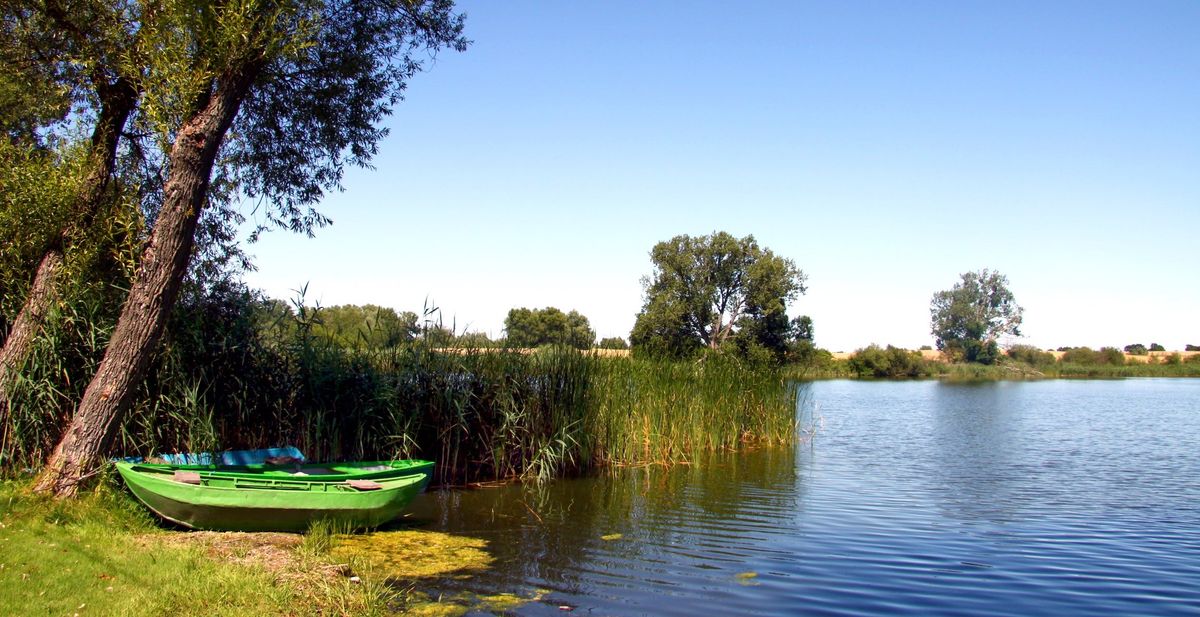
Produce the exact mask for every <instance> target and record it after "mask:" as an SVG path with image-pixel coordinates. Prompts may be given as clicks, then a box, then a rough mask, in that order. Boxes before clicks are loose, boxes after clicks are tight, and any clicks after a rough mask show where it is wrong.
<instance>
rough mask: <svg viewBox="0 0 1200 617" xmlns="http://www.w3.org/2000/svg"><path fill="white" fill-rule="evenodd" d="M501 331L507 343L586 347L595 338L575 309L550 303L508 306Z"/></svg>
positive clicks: (528, 345) (594, 334) (589, 326)
mask: <svg viewBox="0 0 1200 617" xmlns="http://www.w3.org/2000/svg"><path fill="white" fill-rule="evenodd" d="M504 332H505V337H506V342H507V345H508V346H509V347H526V348H528V347H541V346H542V345H566V346H568V347H574V348H576V349H588V348H590V347H591V346H592V343H594V342H595V340H596V332H595V331H594V330H592V328H591V325H590V324H589V323H588V318H587V317H584V316H583V315H581V314H580V313H579V312H577V311H571V312H570V313H564V312H562V311H561V310H559V309H557V308H554V307H552V306H551V307H546V308H544V309H527V308H515V309H512V310H510V311H509V312H508V316H507V317H505V318H504Z"/></svg>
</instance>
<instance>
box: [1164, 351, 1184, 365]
mask: <svg viewBox="0 0 1200 617" xmlns="http://www.w3.org/2000/svg"><path fill="white" fill-rule="evenodd" d="M1163 362H1166V363H1167V364H1182V363H1183V356H1181V355H1179V354H1178V353H1173V354H1171V355H1169V356H1167V357H1166V358H1163Z"/></svg>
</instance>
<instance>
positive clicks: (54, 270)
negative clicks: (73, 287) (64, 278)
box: [0, 79, 138, 429]
mask: <svg viewBox="0 0 1200 617" xmlns="http://www.w3.org/2000/svg"><path fill="white" fill-rule="evenodd" d="M98 91H99V95H100V117H99V118H98V119H97V121H96V127H95V128H94V129H93V130H92V148H91V153H90V156H91V160H90V161H89V167H90V170H89V171H88V175H87V178H86V179H84V182H83V185H82V186H81V187H80V191H79V196H78V197H77V199H76V200H75V206H74V207H75V212H76V215H75V216H74V217H72V218H73V219H74V220H73V222H72V223H71V227H69V228H67V229H64V230H63V231H62V232H61V233H60V234H59V237H58V238H57V240H56V241H55V242H54V243H53V244H52V245H51V246H50V247H49V248H47V249H46V252H45V253H44V254H43V255H42V260H41V262H40V263H39V264H38V268H37V272H36V274H35V275H34V278H33V285H32V287H31V288H30V290H29V295H28V296H26V298H25V304H24V305H23V306H22V307H21V310H20V312H18V313H17V318H16V320H15V321H14V322H13V327H12V331H11V332H10V333H9V335H8V338H6V339H4V347H3V349H0V429H3V428H4V427H5V426H6V423H7V422H8V410H9V402H10V400H11V399H12V387H13V384H14V383H16V380H17V375H18V373H19V371H20V370H21V369H22V368H23V367H24V366H25V362H26V361H27V360H28V359H29V353H30V352H31V351H32V350H33V341H34V339H36V338H37V336H38V334H40V333H41V331H42V328H43V327H44V326H45V319H46V314H47V313H49V312H50V306H51V305H52V304H53V303H54V301H55V299H57V298H58V297H59V296H60V295H61V294H60V291H61V288H60V283H61V280H60V275H61V273H62V269H63V264H64V261H65V259H64V253H65V251H66V250H67V248H68V247H69V246H70V244H71V240H72V237H73V236H75V235H76V233H77V232H79V231H82V230H85V229H87V228H88V227H91V225H92V222H93V221H94V220H95V219H96V214H97V213H98V212H99V211H100V207H101V206H102V205H103V203H104V194H105V189H107V188H108V183H109V180H110V179H111V178H112V176H113V170H114V169H115V167H116V160H117V142H118V141H119V140H120V136H121V131H122V130H123V129H124V128H125V122H126V121H127V120H128V119H129V114H131V113H132V112H133V107H134V105H135V104H136V102H137V97H138V92H137V90H136V89H135V88H134V86H133V85H132V84H131V83H129V82H128V81H127V80H123V79H122V80H117V81H116V82H115V83H113V84H105V85H103V86H101V87H100V88H98Z"/></svg>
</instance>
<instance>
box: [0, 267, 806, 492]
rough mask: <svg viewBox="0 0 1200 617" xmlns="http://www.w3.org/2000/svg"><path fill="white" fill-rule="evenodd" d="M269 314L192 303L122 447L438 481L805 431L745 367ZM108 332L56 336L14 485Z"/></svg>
mask: <svg viewBox="0 0 1200 617" xmlns="http://www.w3.org/2000/svg"><path fill="white" fill-rule="evenodd" d="M276 308H278V307H277V306H276ZM269 309H270V307H269V306H264V304H263V303H262V301H261V300H258V299H257V298H255V297H254V296H253V295H252V294H250V293H248V292H245V291H241V292H239V291H237V290H223V291H221V292H220V293H211V294H209V295H208V296H204V297H194V298H191V299H189V300H188V301H186V302H184V303H181V305H180V307H179V308H178V310H177V311H176V315H175V317H174V318H173V321H172V324H171V327H170V335H169V338H168V341H167V343H166V344H165V345H164V348H163V350H162V352H161V353H160V354H159V358H158V360H157V361H156V363H155V366H154V368H153V370H152V371H151V374H150V376H149V378H148V379H147V380H146V383H145V384H144V386H143V391H142V392H141V393H140V396H139V397H138V398H139V402H138V403H137V405H136V406H135V409H134V410H133V411H132V413H131V414H130V416H129V417H128V419H127V421H126V422H125V423H124V426H123V428H122V432H121V434H120V438H119V439H118V443H117V444H116V445H115V446H114V448H113V451H112V452H111V454H112V455H114V456H117V455H120V456H125V455H149V454H152V453H156V452H173V451H205V450H219V449H241V448H256V447H265V446H272V445H280V444H294V445H297V446H298V447H300V448H301V449H302V450H304V451H305V453H306V454H307V455H308V456H309V457H311V458H314V459H324V460H345V459H366V460H370V459H384V458H393V457H420V458H428V459H432V460H435V461H436V462H437V463H438V466H437V468H436V469H437V474H438V476H437V477H436V478H435V482H438V483H442V484H460V483H470V482H486V481H492V480H497V479H508V478H516V477H520V478H536V479H547V478H552V477H558V476H563V475H571V474H577V473H581V472H585V471H587V470H590V469H594V468H597V467H602V466H605V465H630V464H646V463H669V462H680V461H686V460H690V459H691V458H692V457H694V456H695V455H696V454H697V453H698V452H703V451H713V450H728V449H737V448H743V447H750V446H759V445H766V444H779V443H788V442H790V441H792V440H794V439H795V437H796V408H797V403H796V398H797V396H796V390H795V387H794V386H793V385H791V384H790V382H788V381H787V380H785V379H784V377H782V376H781V374H780V373H779V372H778V371H777V370H774V369H771V368H767V367H755V366H749V365H746V364H743V363H741V362H739V361H737V360H735V359H732V358H728V357H723V356H711V357H709V358H707V359H705V360H703V361H700V362H672V361H656V360H647V359H636V358H629V357H607V356H602V355H599V354H587V353H580V352H578V351H576V350H573V349H564V348H548V349H541V350H537V351H536V352H533V353H525V352H521V351H516V350H511V351H510V350H494V349H493V350H471V349H468V350H465V351H464V350H456V351H455V352H454V353H446V352H443V351H440V350H438V349H437V346H436V345H434V344H433V343H432V342H426V341H423V340H417V341H415V342H412V343H410V344H405V345H402V346H397V347H392V348H387V349H374V350H361V349H359V350H355V349H346V348H343V347H339V346H337V345H335V344H333V343H331V342H330V341H329V339H328V338H323V337H320V336H315V335H314V325H316V324H318V323H319V318H320V316H319V311H316V312H314V311H312V310H311V309H307V308H302V307H301V308H299V309H298V310H295V311H282V312H279V311H274V312H273V311H272V310H269ZM103 323H105V321H104V320H103V319H96V320H93V321H88V320H86V319H80V320H78V323H77V324H76V326H75V327H73V328H72V329H70V332H69V333H70V336H60V337H59V338H58V339H53V340H50V339H47V340H46V341H44V342H43V344H44V346H45V349H44V350H43V352H42V353H41V354H40V355H39V356H38V358H39V362H40V364H36V365H35V366H31V367H29V369H28V370H27V371H26V373H25V377H24V378H25V380H26V381H25V383H27V385H28V387H26V388H25V389H23V390H22V392H21V394H20V396H19V397H17V400H14V403H15V405H14V410H19V412H17V413H14V414H13V419H12V422H9V423H8V425H7V426H5V427H3V429H4V431H5V433H4V435H5V438H4V441H3V447H2V449H0V457H3V458H2V459H0V461H2V462H3V465H2V467H0V469H2V470H3V473H4V474H6V475H10V476H11V475H14V474H16V473H18V472H19V470H21V469H25V468H36V467H37V466H39V465H40V464H41V462H42V460H43V459H44V457H45V455H46V454H47V453H48V451H49V448H50V447H52V446H53V444H54V442H55V441H56V440H57V438H58V435H59V431H61V427H62V425H63V421H64V419H65V418H66V417H67V415H68V414H69V413H70V411H71V406H72V404H73V401H75V400H77V399H78V395H79V393H80V389H81V388H82V387H83V386H84V385H86V378H87V377H88V376H89V375H90V371H91V370H94V365H95V362H96V361H98V359H99V354H100V353H101V351H102V350H103V346H104V343H105V341H106V339H107V332H108V331H107V330H106V329H105V328H104V327H103V325H102V324H103ZM55 332H60V331H59V330H56V331H55ZM64 349H69V350H72V351H71V353H69V354H65V355H64V354H62V353H61V352H62V351H63V350H64ZM55 358H58V359H59V361H57V362H54V361H52V360H54V359H55ZM62 358H67V359H68V360H70V362H69V366H68V365H66V364H64V363H63V362H64V361H62V360H61V359H62Z"/></svg>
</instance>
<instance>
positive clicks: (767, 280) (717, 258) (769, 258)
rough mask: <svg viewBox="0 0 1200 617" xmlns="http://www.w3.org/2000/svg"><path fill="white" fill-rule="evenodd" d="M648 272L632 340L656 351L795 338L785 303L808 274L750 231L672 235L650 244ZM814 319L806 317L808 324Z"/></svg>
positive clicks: (763, 344)
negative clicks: (650, 269) (745, 233)
mask: <svg viewBox="0 0 1200 617" xmlns="http://www.w3.org/2000/svg"><path fill="white" fill-rule="evenodd" d="M650 259H651V261H652V263H653V264H654V272H653V274H652V275H651V276H650V277H648V278H646V279H644V280H643V286H644V288H645V298H644V303H643V305H642V310H641V312H640V313H638V316H637V321H636V322H635V324H634V327H633V332H632V333H631V335H630V342H631V344H632V346H633V348H634V349H635V350H638V351H639V352H644V353H647V354H649V355H655V356H670V357H687V356H690V355H693V354H695V353H696V352H698V351H699V350H701V349H704V348H709V349H718V348H720V347H722V346H724V345H726V344H733V345H735V346H736V347H738V348H739V349H741V350H742V351H748V350H750V349H765V350H767V351H768V352H771V353H775V354H782V353H783V352H785V351H786V348H787V343H788V341H789V340H790V339H794V330H795V328H794V326H796V325H798V324H793V323H792V322H790V321H789V320H788V317H787V304H788V302H790V301H792V300H794V299H795V298H796V297H797V296H798V295H799V294H802V293H804V291H805V287H804V281H805V275H804V273H803V272H801V271H800V269H799V268H797V267H796V264H795V263H793V262H792V261H791V260H790V259H787V258H784V257H780V256H778V255H775V253H773V252H772V251H771V250H770V249H766V248H763V247H760V246H759V245H758V242H756V241H755V240H754V236H746V237H744V238H735V237H733V236H732V235H730V234H728V233H725V232H714V233H713V234H711V235H707V236H699V237H694V238H693V237H691V236H686V235H681V236H676V237H674V238H672V239H671V240H668V241H665V242H659V243H658V244H656V245H655V246H654V248H653V249H652V250H651V251H650ZM809 325H810V326H811V323H810V324H809Z"/></svg>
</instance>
